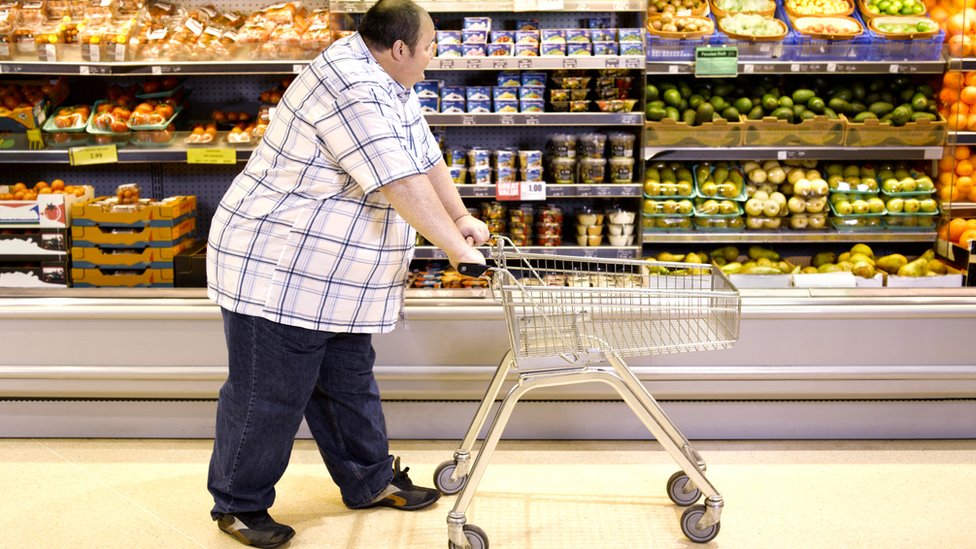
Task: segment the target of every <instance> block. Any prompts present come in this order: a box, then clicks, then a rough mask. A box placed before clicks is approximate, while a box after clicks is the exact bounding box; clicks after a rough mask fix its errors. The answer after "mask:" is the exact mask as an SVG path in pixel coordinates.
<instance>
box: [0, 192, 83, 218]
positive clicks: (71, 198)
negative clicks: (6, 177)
mask: <svg viewBox="0 0 976 549" xmlns="http://www.w3.org/2000/svg"><path fill="white" fill-rule="evenodd" d="M84 187H85V194H84V196H81V197H77V196H75V195H73V194H42V195H38V196H37V200H3V201H0V228H6V227H11V228H43V229H63V228H65V227H69V226H71V213H72V208H73V207H74V206H75V205H77V204H80V203H84V202H87V201H88V200H91V198H92V196H94V194H95V190H94V188H92V187H91V186H88V185H85V186H84ZM8 192H9V188H8V187H6V186H0V194H6V193H8Z"/></svg>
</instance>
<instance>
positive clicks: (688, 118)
mask: <svg viewBox="0 0 976 549" xmlns="http://www.w3.org/2000/svg"><path fill="white" fill-rule="evenodd" d="M681 121H682V122H684V123H685V124H688V125H689V126H697V125H698V124H699V122H698V115H697V113H696V112H695V111H693V110H691V109H688V110H686V111H684V112H683V113H681ZM705 121H706V122H707V120H705Z"/></svg>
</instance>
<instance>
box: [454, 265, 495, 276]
mask: <svg viewBox="0 0 976 549" xmlns="http://www.w3.org/2000/svg"><path fill="white" fill-rule="evenodd" d="M490 268H491V267H489V266H488V265H484V264H480V263H461V264H459V265H458V267H457V270H458V272H459V273H461V274H463V275H465V276H473V277H480V276H483V275H484V274H485V273H487V272H488V269H490Z"/></svg>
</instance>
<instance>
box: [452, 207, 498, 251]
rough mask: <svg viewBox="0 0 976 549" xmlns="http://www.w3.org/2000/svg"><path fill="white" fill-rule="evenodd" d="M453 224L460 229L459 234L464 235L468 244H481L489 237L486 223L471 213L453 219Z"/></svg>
mask: <svg viewBox="0 0 976 549" xmlns="http://www.w3.org/2000/svg"><path fill="white" fill-rule="evenodd" d="M454 225H456V226H457V228H458V230H459V231H461V235H463V236H464V239H465V240H466V241H467V242H468V245H469V246H483V245H484V244H485V242H488V239H489V238H491V233H490V232H488V225H485V223H484V222H483V221H481V220H479V219H475V217H474V216H472V215H471V214H467V215H462V216H461V217H459V218H457V219H455V220H454Z"/></svg>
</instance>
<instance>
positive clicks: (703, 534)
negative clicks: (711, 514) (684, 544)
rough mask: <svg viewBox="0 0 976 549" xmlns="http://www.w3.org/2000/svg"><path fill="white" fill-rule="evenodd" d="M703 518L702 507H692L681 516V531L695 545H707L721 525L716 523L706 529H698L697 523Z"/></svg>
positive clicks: (703, 509) (703, 507) (703, 508)
mask: <svg viewBox="0 0 976 549" xmlns="http://www.w3.org/2000/svg"><path fill="white" fill-rule="evenodd" d="M703 516H705V506H704V505H692V506H691V507H689V508H687V509H685V512H684V513H682V514H681V531H682V532H684V534H685V535H686V536H688V539H690V540H691V541H693V542H695V543H708V542H710V541H712V540H713V539H715V536H717V535H718V529H719V526H721V523H719V522H716V523H715V524H713V525H711V526H709V527H708V528H699V527H698V521H699V520H701V518H702V517H703Z"/></svg>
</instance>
